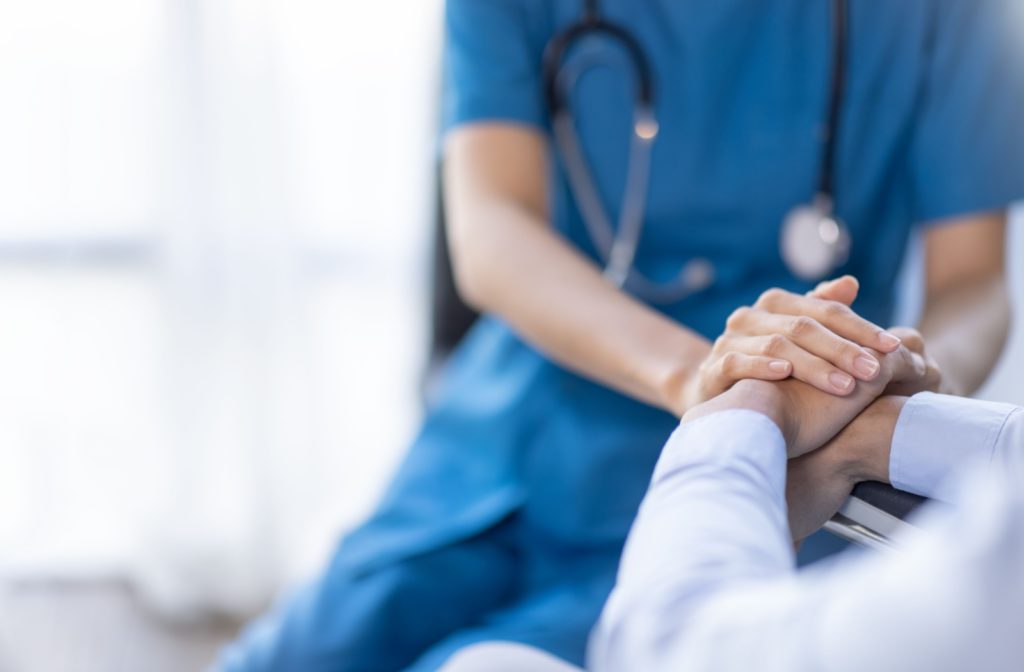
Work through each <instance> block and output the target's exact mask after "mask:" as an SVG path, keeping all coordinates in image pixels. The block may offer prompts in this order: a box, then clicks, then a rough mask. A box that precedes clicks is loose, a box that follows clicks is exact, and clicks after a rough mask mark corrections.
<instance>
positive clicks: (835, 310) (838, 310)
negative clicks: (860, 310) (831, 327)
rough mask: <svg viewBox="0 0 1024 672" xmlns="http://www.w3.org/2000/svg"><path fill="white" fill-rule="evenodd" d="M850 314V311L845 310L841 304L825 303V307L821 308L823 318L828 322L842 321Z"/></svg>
mask: <svg viewBox="0 0 1024 672" xmlns="http://www.w3.org/2000/svg"><path fill="white" fill-rule="evenodd" d="M850 312H851V311H850V309H849V308H847V307H846V306H844V305H843V304H841V303H836V302H835V301H830V302H828V303H826V304H825V307H824V308H822V313H823V314H824V316H825V318H826V319H827V320H830V321H831V320H838V319H842V318H844V317H846V316H848V315H849V314H850Z"/></svg>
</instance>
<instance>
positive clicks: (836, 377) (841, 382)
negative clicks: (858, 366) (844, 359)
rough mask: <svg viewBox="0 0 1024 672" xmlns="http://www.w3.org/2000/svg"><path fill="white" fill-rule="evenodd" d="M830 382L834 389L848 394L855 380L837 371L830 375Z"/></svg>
mask: <svg viewBox="0 0 1024 672" xmlns="http://www.w3.org/2000/svg"><path fill="white" fill-rule="evenodd" d="M828 382H829V383H831V384H832V387H833V388H834V389H836V390H838V391H839V392H846V391H847V390H848V389H850V386H851V385H853V378H852V377H851V376H848V375H846V374H845V373H839V372H838V371H835V372H833V373H830V374H828Z"/></svg>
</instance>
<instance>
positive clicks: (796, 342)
mask: <svg viewBox="0 0 1024 672" xmlns="http://www.w3.org/2000/svg"><path fill="white" fill-rule="evenodd" d="M547 155H548V146H547V141H546V140H545V139H544V137H543V136H542V135H541V134H540V133H538V132H537V131H535V130H533V129H530V128H527V127H523V126H515V125H512V124H505V123H479V124H470V125H466V126H463V127H460V128H457V129H455V130H453V131H452V132H450V133H449V134H448V136H447V137H446V141H445V161H444V171H445V174H444V179H445V190H444V195H445V202H446V208H447V212H448V214H449V247H450V249H451V253H452V260H453V267H454V271H455V279H456V283H457V285H458V288H459V291H460V294H462V296H463V298H464V299H465V300H466V301H467V302H468V303H470V304H471V305H473V306H474V307H476V308H477V309H478V310H481V311H485V312H490V313H493V314H496V315H499V316H500V317H501V318H502V319H503V320H504V321H505V322H506V323H508V324H509V325H510V326H511V327H512V328H513V329H514V330H515V331H516V332H517V333H519V334H520V335H521V336H522V337H523V338H524V339H525V340H527V341H529V342H530V343H532V344H533V345H535V346H536V347H538V348H540V349H541V350H542V351H544V352H545V353H546V354H547V355H548V356H549V357H550V358H551V359H553V360H554V361H556V362H558V363H560V364H561V365H563V366H565V367H567V368H569V369H571V370H574V371H576V372H578V373H581V374H582V375H585V376H587V377H589V378H591V379H594V380H597V381H599V382H601V383H603V384H605V385H607V386H609V387H611V388H613V389H616V390H618V391H620V392H623V393H625V394H628V395H630V396H632V397H634V398H636V399H639V400H641V401H644V402H647V403H649V404H652V405H654V406H657V407H660V408H663V409H665V410H667V411H669V412H672V413H674V414H676V415H677V416H681V415H682V414H683V413H685V412H686V410H687V409H689V408H691V407H692V406H694V405H696V404H698V403H700V402H702V401H704V400H707V399H710V398H712V397H714V396H715V395H717V394H720V393H721V392H723V391H724V390H727V389H728V388H729V387H730V386H732V385H733V384H734V383H736V381H739V380H742V379H747V378H753V379H761V380H769V381H772V380H783V379H786V378H790V377H792V378H794V379H796V380H800V381H804V382H807V383H809V384H810V385H812V386H814V387H816V388H817V389H819V390H822V391H824V392H827V393H830V394H833V395H838V396H845V395H850V394H852V393H853V392H854V391H855V389H856V388H857V387H858V384H859V383H860V382H870V381H871V380H873V378H874V376H876V375H877V369H876V368H875V367H874V366H872V360H874V363H875V364H876V365H877V364H878V361H877V356H876V355H875V354H873V353H890V352H893V351H894V350H895V349H897V348H898V347H899V342H900V341H899V338H893V337H892V336H893V335H891V334H889V333H888V332H886V331H884V330H883V329H881V328H880V327H878V326H877V325H874V324H871V323H870V322H867V321H866V320H863V319H862V318H860V317H859V316H857V315H856V313H854V312H853V311H852V310H851V309H850V308H849V305H848V304H849V302H850V301H852V299H850V301H844V300H843V299H842V298H841V297H840V298H831V297H829V298H826V297H822V296H816V295H813V294H812V295H810V296H801V295H795V294H791V293H788V292H783V291H781V290H768V291H766V292H765V294H763V295H762V296H761V297H760V299H759V300H758V301H757V302H756V303H755V304H754V305H753V306H749V307H741V308H739V309H738V310H737V311H736V312H735V313H734V314H733V316H732V317H731V318H730V319H729V321H728V323H727V325H726V327H725V330H724V332H723V334H722V335H721V336H720V337H719V338H718V339H716V341H715V342H714V343H711V342H709V341H708V340H707V339H705V338H703V337H702V336H701V335H699V334H697V333H695V332H693V331H692V330H690V329H688V328H686V327H685V326H684V325H681V324H679V323H676V322H674V321H673V320H671V319H669V318H667V317H665V316H664V315H661V314H660V313H658V312H657V311H654V310H652V309H651V308H649V307H647V306H645V305H644V304H642V303H641V302H639V301H636V300H635V299H633V298H632V297H630V296H628V295H626V294H625V293H623V292H621V291H619V290H618V289H616V288H615V287H613V286H611V285H610V284H609V283H607V282H606V280H605V279H604V277H603V276H602V274H601V269H600V268H598V267H597V266H596V265H595V264H594V263H593V262H592V261H591V260H590V259H588V258H586V257H585V256H583V255H582V254H581V253H580V252H579V251H578V250H576V248H574V247H573V246H572V245H571V244H570V243H569V242H567V241H566V240H565V239H564V238H562V237H561V236H560V235H559V234H558V233H557V232H555V231H554V230H553V229H552V228H551V226H550V223H549V220H550V217H549V211H548V202H547V191H546V190H547V184H546V176H547V175H548V166H547V158H546V157H547ZM1000 226H1002V227H1003V228H1005V217H1003V216H1002V215H984V216H979V217H976V218H967V219H965V220H963V221H962V222H959V223H956V224H952V225H951V226H946V227H941V228H935V229H932V230H931V231H930V232H929V234H928V236H927V239H926V241H925V244H926V257H927V264H928V268H929V274H928V278H927V287H928V299H927V306H926V309H925V315H924V319H923V321H922V323H921V329H922V331H921V334H923V340H927V341H928V342H929V344H930V350H931V353H932V355H933V357H932V360H931V361H932V362H933V364H935V366H933V367H932V368H933V369H934V372H933V375H932V376H931V378H929V379H928V380H927V381H923V382H920V383H915V382H914V381H907V384H908V385H909V386H911V387H913V386H915V385H916V386H917V387H919V388H922V387H923V388H927V387H929V386H930V385H932V384H933V383H934V378H935V377H936V375H934V374H937V371H938V368H939V367H942V368H945V367H948V368H949V370H950V373H949V375H948V376H947V377H946V378H947V379H948V385H949V389H950V390H960V389H969V388H971V386H972V385H975V386H976V385H977V383H978V381H980V380H983V379H984V377H985V376H986V375H987V374H988V372H989V370H990V369H991V366H992V364H993V363H994V361H995V359H996V357H997V356H998V350H999V349H1000V348H1001V343H1002V342H1003V339H1005V323H1006V315H1007V314H1008V307H1007V305H1006V304H1005V302H999V301H995V302H993V303H992V304H991V307H990V308H987V309H986V308H983V307H981V306H980V305H979V303H984V302H983V301H981V299H983V298H989V297H996V296H998V295H999V289H998V288H999V287H1000V286H1001V284H1000V283H1002V261H1001V256H1000V259H999V263H998V264H997V263H994V257H995V256H999V255H1001V251H1002V248H1001V247H1000V241H1001V238H1000V237H999V231H1000ZM965 241H973V242H972V244H971V245H970V246H968V245H967V242H965ZM965 250H970V253H965V252H964V251H965ZM949 257H955V258H956V263H947V260H948V258H949ZM936 269H941V270H936ZM965 279H970V280H971V282H967V281H966V280H965ZM968 286H971V287H977V289H976V290H975V292H974V293H973V294H970V293H967V292H966V291H965V290H964V289H963V288H965V287H968ZM1002 291H1003V292H1004V293H1005V287H1003V290H1002ZM538 297H543V300H538ZM964 297H967V298H964ZM965 304H969V307H970V308H971V309H970V310H967V309H966V308H965ZM915 333H916V332H915ZM904 334H906V332H904ZM962 339H967V340H966V341H964V340H962ZM954 342H959V343H960V344H962V343H963V342H969V343H976V344H978V345H977V346H976V347H975V349H977V350H978V351H979V352H977V353H975V354H973V355H970V356H968V355H964V354H962V352H961V351H962V350H963V348H962V346H961V347H959V348H957V347H954ZM872 371H875V373H872ZM928 375H929V369H928V368H927V367H926V369H925V370H924V371H923V372H922V373H921V376H922V378H924V377H925V376H928Z"/></svg>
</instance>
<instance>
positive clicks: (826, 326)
mask: <svg viewBox="0 0 1024 672" xmlns="http://www.w3.org/2000/svg"><path fill="white" fill-rule="evenodd" d="M858 289H859V285H858V283H857V280H856V279H854V278H853V277H851V276H845V277H842V278H839V279H837V280H833V281H830V282H826V283H822V284H821V285H819V286H818V288H817V289H815V290H814V291H813V292H811V293H810V294H808V295H802V294H793V293H791V292H787V291H785V290H782V289H769V290H768V291H766V292H765V293H764V294H762V295H761V297H760V298H759V299H758V300H757V303H755V304H754V305H753V306H744V307H742V308H738V309H737V310H735V311H734V312H733V314H732V315H730V316H729V319H728V321H727V322H726V329H725V332H724V333H723V334H722V335H721V336H719V337H718V339H717V340H716V341H715V342H714V345H713V346H712V348H711V352H710V353H709V354H708V356H707V357H706V358H705V360H704V362H703V363H702V364H701V366H700V368H699V370H698V371H697V374H696V375H694V376H692V377H691V378H690V379H689V381H688V382H687V384H686V389H685V390H684V393H683V396H684V404H683V405H684V407H686V408H689V407H691V406H693V405H695V404H698V403H700V402H702V401H705V400H707V399H710V398H712V397H714V396H716V395H718V394H721V393H722V392H723V391H725V390H727V389H729V387H731V386H732V385H733V384H735V383H736V382H737V381H739V380H743V379H745V378H753V379H759V380H782V379H784V378H788V377H790V376H792V377H793V378H796V379H797V380H801V381H803V382H805V383H808V384H809V385H812V386H813V387H815V388H817V389H819V390H821V391H823V392H828V393H830V394H834V395H839V396H845V395H847V394H850V393H851V392H852V391H853V390H854V388H855V387H856V385H855V383H856V381H857V380H861V381H872V380H874V379H875V378H876V377H877V376H878V374H879V370H880V366H879V362H878V359H877V358H876V357H875V355H874V354H872V351H877V352H880V353H890V352H893V351H895V350H896V349H897V348H899V347H900V339H899V337H898V336H896V335H894V334H891V333H889V332H887V331H885V330H884V329H882V328H881V327H879V326H877V325H875V324H872V323H871V322H869V321H867V320H865V319H864V318H862V317H860V316H859V315H857V314H856V313H855V312H854V311H853V310H852V309H851V308H850V304H851V303H853V300H854V299H855V298H856V297H857V291H858Z"/></svg>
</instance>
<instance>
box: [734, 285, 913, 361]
mask: <svg viewBox="0 0 1024 672" xmlns="http://www.w3.org/2000/svg"><path fill="white" fill-rule="evenodd" d="M754 305H755V308H759V309H761V310H764V311H767V312H770V313H781V314H784V315H807V316H808V317H813V318H814V319H816V320H817V321H818V322H820V323H821V324H822V325H824V326H825V327H826V328H827V329H828V330H829V331H832V332H833V333H835V334H838V335H839V336H842V337H843V338H846V339H848V340H851V341H853V342H854V343H857V344H859V345H861V346H863V347H866V348H874V349H875V350H878V351H879V352H892V351H893V350H895V349H896V348H898V347H899V345H900V339H899V338H898V337H897V336H894V335H893V334H890V333H889V332H887V331H885V330H884V329H882V328H881V327H879V326H878V325H876V324H872V323H871V322H869V321H868V320H865V319H864V318H863V317H861V316H860V315H858V314H857V313H855V312H854V311H853V310H852V309H851V308H850V307H849V306H845V305H843V304H841V303H839V302H837V301H825V300H824V299H818V298H814V297H811V296H801V295H799V294H793V293H792V292H787V291H785V290H781V289H770V290H768V291H767V292H765V293H764V294H762V295H761V298H759V299H758V300H757V303H756V304H754Z"/></svg>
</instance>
